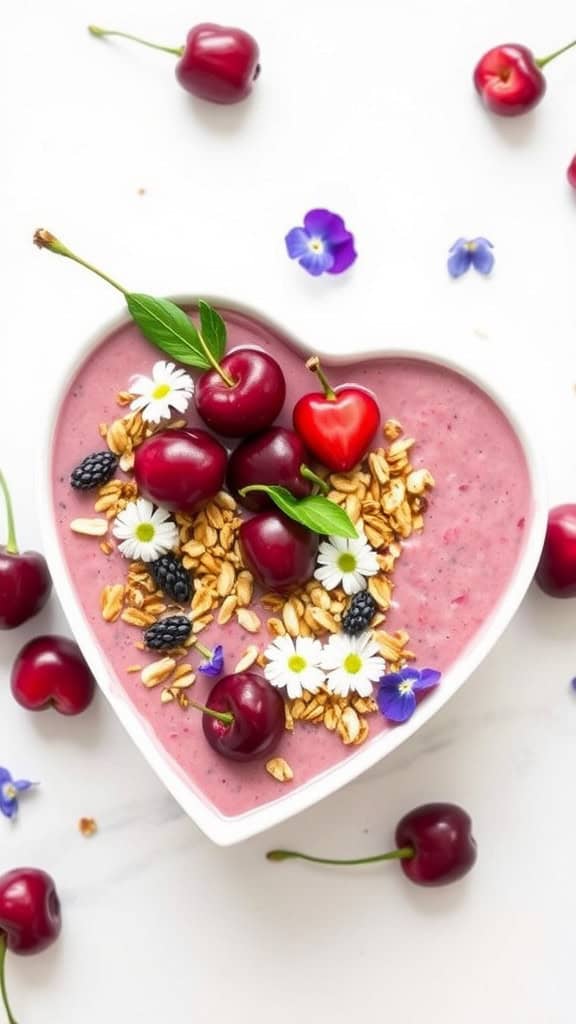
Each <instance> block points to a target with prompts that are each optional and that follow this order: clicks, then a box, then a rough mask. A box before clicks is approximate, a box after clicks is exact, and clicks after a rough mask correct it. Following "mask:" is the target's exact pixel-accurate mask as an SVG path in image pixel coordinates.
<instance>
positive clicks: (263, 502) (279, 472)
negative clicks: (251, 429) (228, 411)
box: [227, 427, 312, 512]
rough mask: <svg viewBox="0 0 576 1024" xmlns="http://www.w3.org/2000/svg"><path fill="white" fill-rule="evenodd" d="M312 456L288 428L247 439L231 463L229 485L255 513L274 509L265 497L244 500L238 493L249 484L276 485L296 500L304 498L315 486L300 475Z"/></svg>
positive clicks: (251, 496)
mask: <svg viewBox="0 0 576 1024" xmlns="http://www.w3.org/2000/svg"><path fill="white" fill-rule="evenodd" d="M309 458H310V456H309V454H308V452H307V450H306V448H305V447H304V444H303V442H302V440H301V439H300V437H299V436H298V434H296V433H295V432H294V431H293V430H286V428H285V427H272V428H271V429H270V430H263V431H261V433H259V434H255V435H254V436H253V437H247V438H246V440H245V441H242V442H241V443H240V444H239V445H238V447H237V448H236V450H235V451H233V452H232V455H231V456H230V459H229V461H228V475H227V483H228V487H229V489H230V490H231V491H232V494H233V495H234V497H235V498H236V499H237V500H238V501H239V502H240V504H241V505H244V507H245V508H249V509H250V510H251V511H252V512H261V511H262V510H263V509H265V508H272V507H273V502H272V500H271V499H270V498H268V497H267V495H266V494H263V493H261V492H258V491H251V492H250V494H246V495H245V496H244V497H242V496H241V495H240V494H239V493H238V492H239V491H240V490H241V489H242V488H243V487H248V486H249V485H250V484H277V485H279V486H281V487H287V488H288V490H289V491H291V492H292V494H293V495H294V497H295V498H305V497H306V496H307V495H308V494H310V491H311V490H312V485H311V484H310V482H309V481H308V480H306V479H305V478H304V477H303V476H302V474H301V473H300V467H301V466H302V465H303V464H306V463H307V461H308V460H309Z"/></svg>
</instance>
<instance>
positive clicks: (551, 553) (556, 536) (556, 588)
mask: <svg viewBox="0 0 576 1024" xmlns="http://www.w3.org/2000/svg"><path fill="white" fill-rule="evenodd" d="M535 579H536V583H537V584H538V586H539V587H540V588H541V589H542V590H543V591H544V592H545V593H546V594H550V596H551V597H576V505H574V504H572V505H557V506H556V507H555V508H553V509H551V510H550V512H549V513H548V526H547V529H546V537H545V539H544V547H543V548H542V554H541V556H540V562H539V564H538V568H537V570H536V576H535Z"/></svg>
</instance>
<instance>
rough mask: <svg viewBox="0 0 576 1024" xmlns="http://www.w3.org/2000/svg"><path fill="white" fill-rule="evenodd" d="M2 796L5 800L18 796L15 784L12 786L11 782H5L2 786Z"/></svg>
mask: <svg viewBox="0 0 576 1024" xmlns="http://www.w3.org/2000/svg"><path fill="white" fill-rule="evenodd" d="M4 796H5V798H6V800H15V799H16V797H17V796H18V790H17V789H16V786H13V785H12V783H11V782H7V783H6V785H5V786H4Z"/></svg>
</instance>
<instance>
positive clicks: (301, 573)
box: [239, 512, 318, 592]
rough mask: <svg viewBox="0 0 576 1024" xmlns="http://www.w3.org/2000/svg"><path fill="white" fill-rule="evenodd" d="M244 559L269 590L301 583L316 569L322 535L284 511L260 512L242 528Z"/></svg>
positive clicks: (280, 589)
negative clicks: (289, 516)
mask: <svg viewBox="0 0 576 1024" xmlns="http://www.w3.org/2000/svg"><path fill="white" fill-rule="evenodd" d="M239 540H240V547H241V549H242V554H243V556H244V561H245V563H246V565H247V567H248V568H249V569H250V571H251V572H252V573H253V575H254V576H255V577H256V579H257V580H258V581H259V582H260V583H261V584H262V586H263V587H265V588H266V589H267V590H277V591H279V592H283V591H286V590H290V588H291V587H297V586H300V585H301V584H302V583H304V582H305V581H306V580H309V579H310V577H311V576H312V573H313V572H314V566H315V564H316V554H317V551H318V537H317V535H316V534H315V533H312V532H311V531H310V530H307V529H306V528H305V527H304V526H300V525H299V524H298V523H295V522H293V521H292V520H291V519H287V518H286V516H283V515H282V514H281V513H280V512H260V513H259V514H258V515H255V516H253V517H252V518H251V519H248V520H246V521H245V522H243V523H242V526H241V527H240V530H239Z"/></svg>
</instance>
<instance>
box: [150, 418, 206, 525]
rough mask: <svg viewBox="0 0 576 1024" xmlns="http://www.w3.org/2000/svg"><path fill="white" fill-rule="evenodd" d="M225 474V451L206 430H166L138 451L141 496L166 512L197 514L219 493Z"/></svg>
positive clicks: (151, 438)
mask: <svg viewBox="0 0 576 1024" xmlns="http://www.w3.org/2000/svg"><path fill="white" fill-rule="evenodd" d="M225 473H226V449H225V448H224V447H223V445H221V444H220V442H219V441H217V440H216V438H215V437H211V435H210V434H208V433H207V432H206V431H205V430H165V431H164V432H163V433H162V434H155V435H154V436H153V437H149V438H148V440H147V441H144V443H143V444H141V445H140V446H139V447H138V448H137V449H136V458H135V462H134V475H135V477H136V483H137V484H138V489H139V492H140V494H141V495H142V496H143V497H144V498H149V500H150V501H153V502H154V503H155V504H156V505H162V506H163V507H164V508H169V509H177V510H179V511H180V512H194V511H195V510H196V508H197V506H198V505H199V504H200V503H201V502H204V501H208V500H209V499H210V498H213V497H214V495H215V494H217V493H218V491H219V490H220V488H221V487H222V484H223V482H224V474H225Z"/></svg>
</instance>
